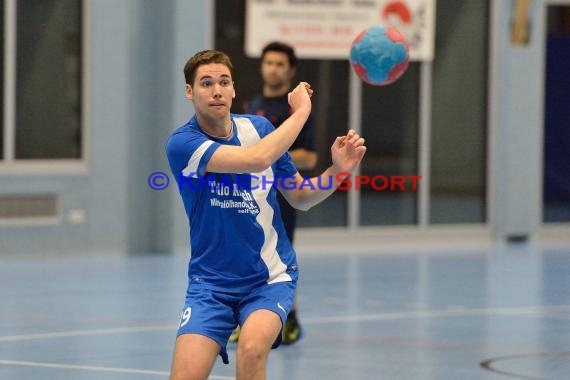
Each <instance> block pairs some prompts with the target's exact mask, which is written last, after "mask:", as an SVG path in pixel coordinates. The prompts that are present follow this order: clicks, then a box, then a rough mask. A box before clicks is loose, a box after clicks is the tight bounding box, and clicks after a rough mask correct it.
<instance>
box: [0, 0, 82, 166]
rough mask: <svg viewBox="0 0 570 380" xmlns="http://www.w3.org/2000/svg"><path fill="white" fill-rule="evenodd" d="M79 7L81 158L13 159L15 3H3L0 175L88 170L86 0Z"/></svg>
mask: <svg viewBox="0 0 570 380" xmlns="http://www.w3.org/2000/svg"><path fill="white" fill-rule="evenodd" d="M80 1H81V2H80V6H81V47H80V54H81V64H80V70H81V75H80V87H81V89H80V96H81V99H80V107H81V116H80V125H81V157H80V158H76V159H73V158H64V159H16V158H15V149H16V128H17V126H16V86H17V83H16V60H17V38H18V36H17V0H4V30H3V33H4V57H3V59H4V72H3V73H2V75H4V89H3V91H4V104H3V107H4V110H3V113H4V115H3V120H2V122H3V129H2V133H3V137H4V139H3V153H4V155H3V157H0V175H15V174H16V175H18V174H30V173H37V174H42V173H49V174H85V173H88V172H89V168H90V157H91V152H90V145H91V144H90V142H91V139H90V136H91V135H90V107H89V105H90V97H89V91H88V89H89V88H90V74H89V73H90V67H89V66H90V65H89V63H90V56H89V44H88V42H89V35H90V34H89V33H90V19H89V13H88V4H87V1H86V0H80Z"/></svg>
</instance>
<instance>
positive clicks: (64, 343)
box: [0, 245, 570, 380]
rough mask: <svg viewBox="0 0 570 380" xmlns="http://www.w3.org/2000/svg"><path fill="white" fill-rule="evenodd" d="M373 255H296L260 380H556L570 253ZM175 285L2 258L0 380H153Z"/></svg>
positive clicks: (179, 263) (99, 267) (147, 275)
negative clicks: (293, 321)
mask: <svg viewBox="0 0 570 380" xmlns="http://www.w3.org/2000/svg"><path fill="white" fill-rule="evenodd" d="M373 251H374V247H370V250H369V251H368V252H366V251H362V252H360V253H354V252H353V253H351V252H346V254H339V253H334V254H330V255H329V254H326V253H323V252H321V253H319V252H317V253H316V254H302V253H300V254H299V256H300V258H299V260H300V265H301V270H302V272H301V273H302V279H301V281H300V285H299V292H300V293H299V297H300V298H299V304H300V316H301V322H302V324H303V326H304V328H305V336H304V339H303V340H302V341H301V342H300V343H298V344H297V345H294V346H289V347H281V348H279V349H278V350H274V351H272V353H271V355H270V359H269V371H268V379H272V380H280V379H287V380H290V379H301V380H304V379H306V380H321V379H323V380H325V379H326V380H340V379H342V380H353V379H355V380H356V379H393V380H412V379H413V380H416V379H417V380H487V379H488V380H501V379H504V380H508V379H532V380H564V379H570V246H564V245H557V246H550V247H544V246H537V245H514V246H508V247H491V248H489V247H486V248H485V247H483V248H471V249H444V250H435V251H429V250H427V251H426V250H422V251H421V252H419V251H418V252H413V251H398V252H392V253H390V252H385V253H384V252H383V253H380V254H373ZM185 287H186V258H185V257H183V256H181V255H172V256H150V255H149V256H144V255H143V256H128V257H109V256H107V257H90V258H80V259H62V258H42V259H38V258H29V259H17V258H10V259H2V260H0V379H2V380H12V379H13V380H29V379H42V380H48V379H54V380H55V379H56V380H66V379H73V380H95V379H97V380H99V379H109V380H119V379H121V380H128V379H141V380H144V379H149V380H151V379H167V377H168V370H169V366H170V359H171V351H172V347H173V342H174V335H175V331H176V326H177V323H178V318H179V314H180V311H181V307H182V301H183V296H184V292H185ZM234 365H235V347H234V346H230V365H228V366H225V365H223V364H222V363H221V360H220V359H218V361H217V363H216V365H215V368H214V370H213V372H212V376H211V377H210V378H211V379H219V380H222V379H223V380H225V379H233V374H234Z"/></svg>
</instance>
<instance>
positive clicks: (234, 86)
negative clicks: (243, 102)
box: [232, 82, 236, 99]
mask: <svg viewBox="0 0 570 380" xmlns="http://www.w3.org/2000/svg"><path fill="white" fill-rule="evenodd" d="M232 88H233V90H232V99H235V97H236V83H235V82H232Z"/></svg>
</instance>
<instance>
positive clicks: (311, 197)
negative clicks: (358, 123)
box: [277, 130, 366, 211]
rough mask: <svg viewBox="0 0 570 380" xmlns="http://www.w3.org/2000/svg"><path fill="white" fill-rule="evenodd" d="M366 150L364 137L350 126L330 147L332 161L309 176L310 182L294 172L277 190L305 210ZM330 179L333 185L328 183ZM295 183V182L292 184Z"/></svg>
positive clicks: (329, 191)
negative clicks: (316, 174) (344, 134)
mask: <svg viewBox="0 0 570 380" xmlns="http://www.w3.org/2000/svg"><path fill="white" fill-rule="evenodd" d="M364 153H366V147H365V146H364V139H363V138H361V137H360V136H359V135H358V134H357V133H356V132H354V131H353V130H350V131H349V132H348V133H347V134H346V136H342V137H337V139H336V140H335V142H334V143H333V145H332V147H331V154H332V160H333V164H332V166H330V167H329V168H328V169H326V170H325V171H324V172H323V173H322V174H321V175H320V176H319V177H320V178H319V177H313V178H311V179H310V181H311V185H312V186H310V185H308V184H307V183H306V180H305V179H304V178H303V177H301V175H300V174H299V173H298V172H297V173H295V178H294V180H293V184H291V183H287V182H286V181H285V183H283V184H281V183H280V181H278V182H277V184H278V186H279V191H281V193H282V194H283V196H284V197H285V199H287V202H289V204H290V205H291V206H293V207H294V208H296V209H299V210H304V211H306V210H308V209H310V208H311V207H313V206H314V205H317V204H319V203H320V202H322V201H323V200H325V199H326V198H328V197H329V196H330V195H331V194H332V193H334V191H335V190H336V188H337V186H338V185H339V184H340V183H341V181H339V178H337V175H338V174H339V173H345V172H346V173H349V172H352V171H353V170H354V169H355V168H356V167H357V166H358V164H359V163H360V161H362V157H364ZM331 181H332V186H331ZM293 185H294V186H293Z"/></svg>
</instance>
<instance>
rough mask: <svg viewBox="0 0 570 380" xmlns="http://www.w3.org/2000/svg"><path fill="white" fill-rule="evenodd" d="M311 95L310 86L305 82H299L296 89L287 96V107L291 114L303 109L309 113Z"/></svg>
mask: <svg viewBox="0 0 570 380" xmlns="http://www.w3.org/2000/svg"><path fill="white" fill-rule="evenodd" d="M312 95H313V89H312V88H311V85H310V84H309V83H307V82H300V83H299V84H298V85H297V87H295V88H294V89H293V91H291V92H290V93H289V94H288V97H287V99H288V102H289V106H291V109H292V110H293V112H295V111H297V110H300V109H304V110H306V111H307V112H311V96H312Z"/></svg>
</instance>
